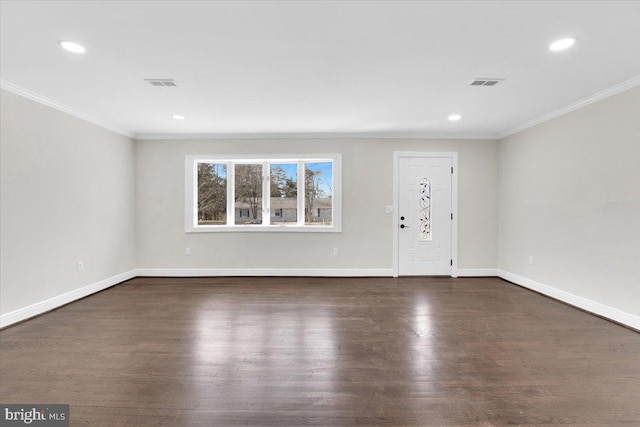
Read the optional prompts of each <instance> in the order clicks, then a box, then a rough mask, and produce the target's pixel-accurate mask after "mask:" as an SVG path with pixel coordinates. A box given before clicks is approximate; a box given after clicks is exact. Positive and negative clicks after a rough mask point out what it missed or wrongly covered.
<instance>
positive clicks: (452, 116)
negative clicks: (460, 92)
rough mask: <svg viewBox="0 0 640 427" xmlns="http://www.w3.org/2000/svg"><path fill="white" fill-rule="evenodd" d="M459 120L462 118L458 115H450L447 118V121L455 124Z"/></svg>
mask: <svg viewBox="0 0 640 427" xmlns="http://www.w3.org/2000/svg"><path fill="white" fill-rule="evenodd" d="M461 118H462V116H461V115H460V114H452V115H450V116H449V121H450V122H457V121H458V120H460V119H461Z"/></svg>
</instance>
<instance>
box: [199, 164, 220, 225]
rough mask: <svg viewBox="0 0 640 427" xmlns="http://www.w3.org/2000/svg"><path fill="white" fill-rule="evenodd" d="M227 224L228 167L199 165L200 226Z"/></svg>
mask: <svg viewBox="0 0 640 427" xmlns="http://www.w3.org/2000/svg"><path fill="white" fill-rule="evenodd" d="M226 223H227V165H225V164H220V163H198V225H226Z"/></svg>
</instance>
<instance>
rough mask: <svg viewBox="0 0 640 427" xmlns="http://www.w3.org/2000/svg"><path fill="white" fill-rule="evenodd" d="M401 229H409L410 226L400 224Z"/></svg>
mask: <svg viewBox="0 0 640 427" xmlns="http://www.w3.org/2000/svg"><path fill="white" fill-rule="evenodd" d="M400 228H409V226H407V225H404V224H400Z"/></svg>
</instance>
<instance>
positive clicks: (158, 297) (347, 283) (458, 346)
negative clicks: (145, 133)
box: [0, 278, 640, 426]
mask: <svg viewBox="0 0 640 427" xmlns="http://www.w3.org/2000/svg"><path fill="white" fill-rule="evenodd" d="M0 401H1V402H3V403H69V404H70V405H71V421H72V422H71V425H73V426H84V425H87V426H88V425H90V426H145V425H149V426H151V425H167V426H237V425H273V426H303V425H327V426H330V425H331V426H333V425H339V426H348V425H357V426H374V425H384V426H391V425H393V426H413V425H416V426H418V425H420V426H493V425H528V426H533V425H536V426H539V425H574V426H587V425H592V426H609V425H611V426H613V425H627V426H633V425H638V426H640V334H638V333H636V332H634V331H632V330H629V329H625V328H623V327H621V326H618V325H615V324H613V323H610V322H608V321H606V320H603V319H600V318H598V317H595V316H591V315H589V314H587V313H584V312H581V311H579V310H576V309H573V308H571V307H568V306H566V305H563V304H561V303H559V302H556V301H553V300H551V299H548V298H545V297H543V296H541V295H538V294H535V293H533V292H530V291H527V290H525V289H522V288H519V287H517V286H515V285H512V284H510V283H508V282H505V281H502V280H500V279H495V278H477V279H472V278H468V279H450V278H400V279H391V278H180V279H175V278H171V279H169V278H162V279H161V278H137V279H133V280H130V281H128V282H125V283H123V284H121V285H119V286H116V287H114V288H111V289H109V290H106V291H104V292H100V293H98V294H96V295H93V296H91V297H89V298H86V299H83V300H80V301H77V302H75V303H73V304H70V305H68V306H65V307H63V308H61V309H58V310H56V311H53V312H51V313H48V314H46V315H43V316H41V317H38V318H35V319H32V320H29V321H27V322H25V323H22V324H19V325H16V326H13V327H10V328H7V329H5V330H3V331H1V332H0Z"/></svg>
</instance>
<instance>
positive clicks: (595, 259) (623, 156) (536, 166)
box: [499, 87, 640, 327]
mask: <svg viewBox="0 0 640 427" xmlns="http://www.w3.org/2000/svg"><path fill="white" fill-rule="evenodd" d="M499 166H500V167H499V169H500V172H499V182H500V190H499V195H500V203H499V205H500V209H499V217H500V231H499V236H500V245H499V247H500V269H502V270H504V271H506V272H508V273H511V274H515V275H517V276H520V277H521V278H526V279H529V280H530V281H533V282H535V283H533V282H532V283H530V284H531V285H532V286H533V287H535V286H539V285H543V286H547V287H549V288H548V289H546V291H547V293H550V294H554V293H555V294H556V295H555V296H557V297H561V298H564V299H565V300H567V301H569V302H571V303H574V304H577V305H581V306H583V307H584V308H587V309H591V310H592V311H596V312H597V311H598V310H599V311H600V314H604V315H609V316H613V315H616V311H620V312H622V313H617V315H621V317H620V316H619V318H618V319H617V320H621V321H624V320H625V318H624V317H625V316H624V315H623V314H624V313H626V314H630V315H631V317H630V316H627V319H626V320H627V321H626V323H627V324H633V325H634V326H636V327H640V323H638V321H639V320H640V317H633V316H640V87H636V88H634V89H631V90H629V91H626V92H623V93H621V94H618V95H616V96H613V97H610V98H607V99H605V100H602V101H599V102H597V103H594V104H592V105H589V106H587V107H584V108H582V109H580V110H577V111H574V112H571V113H569V114H567V115H564V116H561V117H558V118H556V119H554V120H551V121H549V122H546V123H543V124H540V125H538V126H535V127H533V128H531V129H528V130H525V131H523V132H520V133H518V134H515V135H513V136H510V137H508V138H505V139H504V140H502V141H500V161H499ZM529 255H533V257H534V264H533V265H529V263H528V257H529ZM543 290H545V289H543ZM556 291H558V292H556ZM591 302H593V303H595V304H591Z"/></svg>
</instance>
